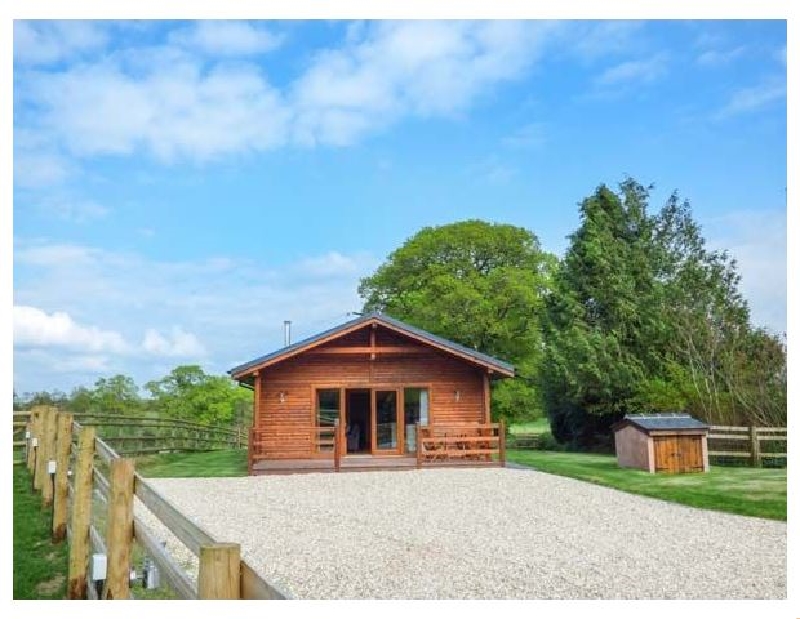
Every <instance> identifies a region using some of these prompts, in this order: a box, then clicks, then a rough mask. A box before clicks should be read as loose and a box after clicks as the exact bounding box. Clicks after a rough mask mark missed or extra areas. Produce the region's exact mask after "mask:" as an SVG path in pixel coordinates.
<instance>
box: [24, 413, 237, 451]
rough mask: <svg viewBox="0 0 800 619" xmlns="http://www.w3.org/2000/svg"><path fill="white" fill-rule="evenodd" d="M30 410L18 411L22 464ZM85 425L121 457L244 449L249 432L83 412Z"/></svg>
mask: <svg viewBox="0 0 800 619" xmlns="http://www.w3.org/2000/svg"><path fill="white" fill-rule="evenodd" d="M29 417H30V411H14V462H15V463H17V462H20V460H21V458H22V457H24V456H22V453H23V450H24V447H25V435H24V433H25V426H26V424H27V423H28V420H29ZM74 419H75V421H77V422H78V423H80V424H81V425H82V426H93V427H95V428H96V429H97V434H98V436H100V437H101V438H102V439H103V440H104V441H105V442H106V443H108V444H109V445H110V446H111V447H113V448H114V451H115V452H116V453H117V454H119V455H121V456H131V455H147V454H154V453H165V452H174V451H179V452H186V451H211V450H214V449H243V448H244V447H246V445H247V431H246V430H245V429H244V428H242V427H238V426H222V425H207V424H200V423H196V422H192V421H187V420H183V419H171V418H167V417H153V416H146V415H112V414H107V413H80V414H76V415H74Z"/></svg>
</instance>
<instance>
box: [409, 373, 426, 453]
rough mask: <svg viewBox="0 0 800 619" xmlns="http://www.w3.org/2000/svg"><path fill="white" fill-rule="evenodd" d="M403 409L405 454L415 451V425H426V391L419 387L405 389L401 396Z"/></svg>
mask: <svg viewBox="0 0 800 619" xmlns="http://www.w3.org/2000/svg"><path fill="white" fill-rule="evenodd" d="M403 406H404V408H405V438H406V440H405V445H404V449H403V452H404V453H407V454H411V453H416V451H417V435H416V429H417V424H419V425H421V426H427V425H428V390H427V389H425V388H421V387H406V389H405V391H404V394H403Z"/></svg>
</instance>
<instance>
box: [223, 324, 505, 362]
mask: <svg viewBox="0 0 800 619" xmlns="http://www.w3.org/2000/svg"><path fill="white" fill-rule="evenodd" d="M370 324H379V325H383V326H385V327H387V328H388V329H391V330H392V331H396V332H398V333H403V334H405V335H408V336H410V337H412V338H414V339H417V340H419V341H421V342H423V343H427V344H430V345H433V346H435V347H437V348H441V349H444V350H445V351H447V352H450V353H451V354H454V355H456V356H458V357H462V358H466V359H467V360H468V361H472V362H473V363H477V364H478V365H482V366H484V367H487V368H490V369H493V370H497V371H498V372H499V373H501V374H504V375H506V376H514V374H515V370H514V366H513V365H511V364H510V363H506V362H505V361H501V360H500V359H496V358H495V357H491V356H489V355H486V354H484V353H481V352H478V351H477V350H473V349H472V348H468V347H467V346H462V345H461V344H457V343H455V342H452V341H450V340H448V339H445V338H443V337H439V336H438V335H434V334H433V333H430V332H428V331H425V330H424V329H420V328H418V327H414V326H412V325H410V324H408V323H405V322H403V321H402V320H397V319H396V318H392V317H391V316H387V315H386V314H381V313H378V312H371V313H369V314H364V315H363V316H360V317H359V318H356V319H354V320H351V321H349V322H345V323H343V324H341V325H338V326H336V327H333V328H331V329H328V330H327V331H323V332H322V333H318V334H316V335H313V336H311V337H308V338H306V339H304V340H300V341H299V342H295V343H294V344H291V345H289V346H285V347H283V348H280V349H278V350H276V351H274V352H271V353H269V354H266V355H264V356H262V357H258V358H257V359H253V360H252V361H248V362H247V363H243V364H241V365H238V366H236V367H235V368H233V369H231V370H228V374H230V375H231V376H232V377H233V378H240V377H242V376H243V375H245V374H247V373H249V372H251V371H254V370H256V369H258V368H261V367H264V366H267V365H271V364H272V363H276V362H277V361H282V360H283V359H286V358H289V357H293V356H294V355H296V354H299V353H301V352H303V351H304V350H308V349H310V348H313V347H314V346H317V345H319V344H322V343H323V342H325V341H327V340H329V339H331V338H332V337H335V336H337V335H345V334H346V333H349V332H351V331H354V330H356V329H359V328H361V327H363V326H367V325H370Z"/></svg>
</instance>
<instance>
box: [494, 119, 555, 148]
mask: <svg viewBox="0 0 800 619" xmlns="http://www.w3.org/2000/svg"><path fill="white" fill-rule="evenodd" d="M502 142H503V144H504V145H505V146H511V147H515V148H538V147H541V146H544V143H545V128H544V125H543V124H542V123H529V124H527V125H524V126H522V127H520V128H519V129H517V130H516V131H515V132H514V133H512V134H510V135H507V136H506V137H504V138H503V140H502Z"/></svg>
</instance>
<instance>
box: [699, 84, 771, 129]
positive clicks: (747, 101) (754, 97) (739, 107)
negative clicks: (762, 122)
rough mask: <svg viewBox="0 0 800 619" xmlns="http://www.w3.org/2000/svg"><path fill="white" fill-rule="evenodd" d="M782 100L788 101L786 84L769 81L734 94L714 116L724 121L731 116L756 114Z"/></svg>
mask: <svg viewBox="0 0 800 619" xmlns="http://www.w3.org/2000/svg"><path fill="white" fill-rule="evenodd" d="M781 100H783V101H785V100H786V83H785V82H784V81H782V80H768V81H765V82H763V83H762V84H760V85H758V86H753V87H750V88H743V89H741V90H737V91H736V92H734V93H733V94H732V95H731V97H730V98H729V99H728V102H727V103H726V104H725V105H724V106H722V108H720V109H719V111H717V113H716V114H715V115H714V119H715V120H724V119H726V118H730V117H731V116H737V115H739V114H746V113H749V112H755V111H757V110H760V109H762V108H764V107H767V106H769V105H771V104H773V103H775V102H778V101H781Z"/></svg>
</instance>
